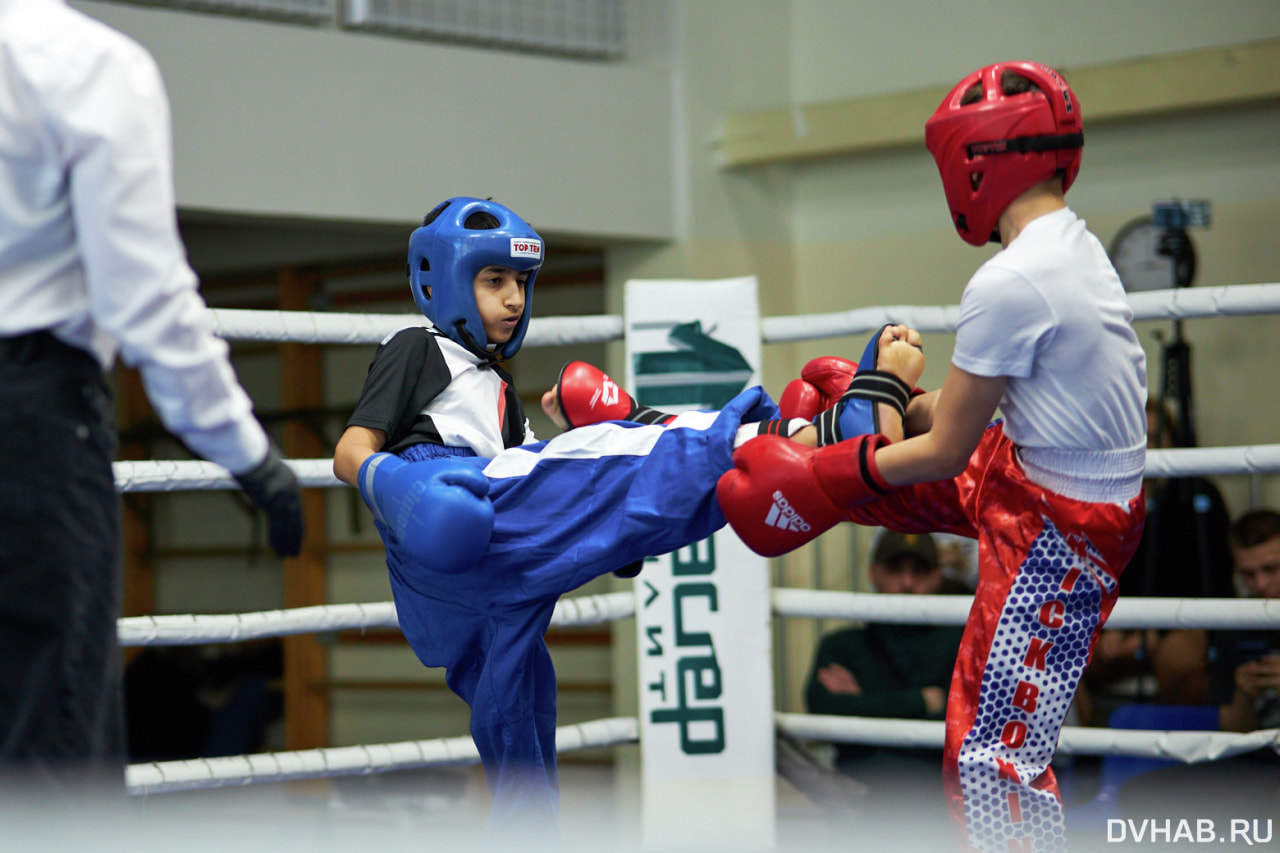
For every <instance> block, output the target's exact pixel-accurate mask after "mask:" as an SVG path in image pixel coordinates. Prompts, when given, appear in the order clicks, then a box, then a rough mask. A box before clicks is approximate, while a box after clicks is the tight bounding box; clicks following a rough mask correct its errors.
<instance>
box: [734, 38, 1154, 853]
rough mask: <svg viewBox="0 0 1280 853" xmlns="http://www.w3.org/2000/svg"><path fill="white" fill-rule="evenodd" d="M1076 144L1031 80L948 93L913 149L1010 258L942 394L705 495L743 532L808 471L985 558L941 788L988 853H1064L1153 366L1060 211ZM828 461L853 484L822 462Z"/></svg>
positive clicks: (1100, 264) (954, 695)
mask: <svg viewBox="0 0 1280 853" xmlns="http://www.w3.org/2000/svg"><path fill="white" fill-rule="evenodd" d="M1082 133H1083V123H1082V121H1081V112H1080V103H1079V101H1078V100H1077V99H1076V97H1075V95H1074V93H1073V92H1072V91H1071V89H1070V87H1069V86H1068V85H1067V83H1066V81H1064V80H1063V79H1062V77H1061V76H1060V75H1059V74H1058V73H1057V72H1055V71H1053V70H1052V69H1050V68H1046V67H1045V66H1043V65H1038V64H1036V63H1031V62H1006V63H1000V64H996V65H991V66H988V67H986V68H982V69H980V70H978V71H975V72H974V73H972V74H970V75H968V76H966V77H965V78H964V79H962V80H961V81H960V82H959V83H958V84H956V86H955V87H954V88H953V89H952V90H951V91H950V92H949V93H948V94H947V96H946V97H945V98H944V99H943V101H942V103H941V105H939V107H938V109H937V111H936V112H935V113H934V114H933V116H932V117H931V118H930V119H929V120H928V122H927V123H926V125H925V141H926V145H927V146H928V148H929V151H930V152H931V153H932V154H933V156H934V159H935V160H936V161H937V165H938V171H939V173H940V175H941V177H942V182H943V187H944V189H945V191H946V197H947V204H948V207H949V208H950V210H951V216H952V221H953V224H954V225H955V228H956V230H957V231H958V232H959V234H960V236H961V237H962V238H963V239H964V240H965V241H966V242H968V243H971V244H973V245H983V244H985V243H986V242H988V240H990V239H995V240H997V241H998V242H1000V243H1001V245H1002V246H1003V249H1002V250H1001V251H1000V252H998V253H997V254H995V255H994V256H993V257H992V258H991V259H990V260H988V261H987V262H986V263H985V264H983V265H982V267H980V268H979V269H978V271H977V272H976V273H975V274H974V275H973V277H972V278H971V279H970V280H969V283H968V285H967V286H966V287H965V289H964V294H963V295H962V297H961V300H960V319H959V321H958V323H957V326H956V342H955V349H954V351H953V353H952V358H951V367H950V370H949V372H948V374H947V376H946V379H945V380H944V382H943V385H942V388H941V389H940V390H939V391H933V392H930V393H927V394H923V395H919V396H915V397H913V398H911V400H910V402H909V404H908V406H907V409H906V417H905V424H906V433H907V438H906V439H905V440H903V441H899V442H896V443H891V444H882V445H881V446H878V447H876V448H875V449H874V450H873V451H872V452H870V453H868V442H867V437H866V436H862V437H847V436H846V439H847V440H845V441H843V442H841V443H838V444H834V445H829V446H826V447H820V448H818V449H817V450H805V449H803V448H796V447H789V448H786V452H785V453H781V452H779V453H773V451H772V449H771V448H770V446H769V445H768V444H765V443H764V442H765V441H766V440H765V439H757V440H756V441H753V442H749V443H748V444H746V445H744V446H743V447H742V448H741V449H740V450H739V451H738V452H737V453H736V454H735V459H742V460H744V461H745V462H746V463H747V464H745V465H742V464H740V465H739V470H737V471H732V472H729V473H728V474H726V475H725V477H724V478H722V479H721V483H722V486H723V484H724V483H725V482H726V481H727V480H729V481H731V482H732V484H733V486H734V489H733V491H732V492H730V491H728V490H726V489H724V488H722V489H721V490H720V491H719V495H720V500H721V504H722V506H724V509H725V514H726V515H727V516H728V517H729V520H730V522H731V523H732V524H734V526H735V528H738V527H748V528H749V527H751V526H753V525H755V524H758V523H759V522H758V520H757V519H755V518H754V517H752V516H751V515H750V514H749V513H748V512H739V506H741V507H747V508H750V507H753V506H755V505H757V504H758V501H757V502H756V503H755V504H753V503H752V501H751V500H749V499H748V498H749V497H751V495H753V494H756V493H759V492H764V493H767V492H768V491H770V490H772V489H773V488H775V485H774V483H775V481H779V480H786V479H788V478H794V477H796V476H797V472H799V473H800V475H801V476H803V475H804V474H806V473H807V472H811V471H816V472H818V473H819V474H820V475H823V474H825V476H819V477H818V478H817V479H818V481H819V482H818V485H819V487H821V488H822V490H823V491H824V493H825V494H826V495H828V496H832V495H835V496H836V497H837V502H838V503H841V504H842V505H843V506H844V507H845V509H846V512H847V515H846V517H847V518H849V519H851V520H853V521H857V522H859V523H862V524H874V525H881V526H884V527H888V528H890V529H892V530H897V531H899V532H901V533H920V532H933V531H936V532H947V533H956V534H960V535H964V536H970V537H974V538H976V539H977V540H978V555H979V572H980V576H979V586H978V591H977V595H976V600H975V604H974V607H973V609H972V611H971V612H970V616H969V624H968V627H967V628H966V630H965V634H964V643H963V646H962V648H961V651H960V655H959V657H958V659H957V663H956V669H955V674H954V676H953V678H952V681H951V693H950V697H949V700H948V705H947V735H946V750H945V758H944V778H945V779H946V782H947V789H948V793H949V801H950V803H951V805H952V808H953V812H954V813H955V814H956V816H957V818H958V819H959V820H960V821H961V822H962V824H963V826H964V829H965V832H966V835H967V838H966V840H967V843H968V844H969V845H971V846H972V847H973V848H976V849H979V850H983V851H1001V853H1003V851H1006V850H1009V849H1020V850H1037V851H1039V850H1057V849H1065V844H1066V842H1065V829H1064V823H1063V816H1062V807H1061V803H1060V801H1059V797H1058V791H1057V783H1056V781H1055V779H1054V776H1053V771H1052V770H1050V769H1049V762H1050V761H1051V760H1052V758H1053V754H1054V749H1055V748H1056V746H1057V742H1058V732H1059V729H1060V728H1061V726H1062V722H1063V719H1064V717H1065V715H1066V713H1067V708H1068V707H1069V706H1070V704H1071V701H1072V699H1073V697H1074V695H1075V691H1076V687H1077V686H1078V684H1079V680H1080V675H1081V673H1083V671H1084V668H1085V665H1086V664H1087V663H1088V660H1089V656H1090V654H1091V652H1092V649H1093V644H1094V642H1095V641H1096V640H1097V637H1098V632H1099V630H1100V629H1101V627H1102V625H1103V623H1104V622H1105V620H1106V618H1107V616H1108V614H1109V613H1110V612H1111V608H1112V606H1113V605H1114V604H1115V600H1116V594H1117V588H1118V584H1117V579H1118V577H1119V575H1120V572H1121V570H1122V569H1123V568H1124V566H1125V564H1126V563H1127V562H1128V561H1129V558H1130V557H1131V556H1132V554H1133V551H1134V549H1135V548H1136V547H1137V545H1138V540H1139V537H1140V535H1141V533H1142V525H1143V518H1144V504H1143V501H1142V496H1141V491H1142V474H1143V470H1144V467H1145V447H1146V416H1145V412H1144V402H1145V400H1146V378H1147V377H1146V362H1145V357H1144V354H1143V350H1142V347H1141V345H1140V344H1139V342H1138V339H1137V336H1136V334H1135V333H1134V331H1133V328H1132V325H1131V322H1132V319H1133V312H1132V311H1131V309H1130V307H1129V303H1128V301H1127V300H1126V299H1125V295H1124V289H1123V288H1122V287H1121V284H1120V279H1119V277H1118V276H1117V275H1116V272H1115V270H1114V269H1113V268H1112V266H1111V262H1110V260H1109V259H1108V257H1107V253H1106V250H1105V249H1104V248H1103V247H1102V244H1101V243H1100V242H1099V241H1098V240H1097V238H1096V237H1094V236H1093V235H1092V234H1091V233H1089V231H1088V230H1087V229H1086V227H1085V224H1084V222H1083V221H1082V220H1081V219H1079V218H1078V217H1077V216H1076V214H1075V213H1074V212H1073V211H1072V210H1071V209H1070V208H1068V207H1067V204H1066V200H1065V197H1064V196H1065V193H1066V190H1067V189H1068V188H1069V187H1070V186H1071V185H1072V183H1073V182H1074V181H1075V178H1076V175H1077V173H1078V172H1079V169H1080V160H1081V146H1082V145H1083V136H1082ZM997 407H998V408H999V409H1000V410H1001V412H1002V413H1003V419H1002V420H999V421H995V422H992V418H993V417H994V416H995V414H996V410H997ZM846 447H847V449H846ZM757 448H763V452H762V451H761V450H758V449H757ZM842 452H843V453H846V454H848V455H851V456H852V455H853V454H857V457H858V460H857V461H858V464H854V462H853V461H852V460H848V461H846V464H844V465H843V466H837V465H835V464H833V461H834V460H833V459H832V458H831V457H832V456H833V455H834V454H839V453H842ZM840 477H844V478H846V479H847V482H843V483H839V482H835V481H836V480H838V479H839V478H840Z"/></svg>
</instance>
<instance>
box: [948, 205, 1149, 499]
mask: <svg viewBox="0 0 1280 853" xmlns="http://www.w3.org/2000/svg"><path fill="white" fill-rule="evenodd" d="M1132 320H1133V311H1132V309H1131V308H1130V307H1129V303H1128V300H1127V299H1126V298H1125V295H1124V288H1123V286H1122V285H1121V284H1120V278H1119V276H1117V275H1116V271H1115V269H1114V268H1113V267H1112V265H1111V261H1110V259H1109V258H1108V257H1107V253H1106V250H1105V249H1103V247H1102V244H1101V243H1100V242H1099V241H1098V239H1097V238H1096V237H1095V236H1093V234H1091V233H1089V231H1088V229H1087V228H1086V227H1085V223H1084V221H1083V220H1081V219H1080V218H1079V217H1077V216H1076V215H1075V213H1073V212H1072V211H1071V210H1070V209H1069V208H1064V209H1062V210H1059V211H1055V212H1053V213H1051V214H1048V215H1046V216H1041V217H1040V218H1038V219H1035V220H1033V221H1032V222H1030V223H1029V224H1028V225H1027V226H1026V227H1025V228H1024V229H1023V230H1022V232H1021V233H1019V234H1018V236H1017V237H1016V238H1015V239H1014V241H1013V242H1012V243H1010V244H1009V246H1008V247H1006V248H1005V249H1004V250H1003V251H1001V252H999V253H998V254H996V255H995V256H994V257H993V258H991V260H989V261H987V262H986V263H985V264H983V265H982V267H980V268H979V269H978V271H977V272H976V273H974V276H973V278H972V279H970V281H969V284H968V285H967V286H966V287H965V290H964V295H963V296H962V297H961V300H960V319H959V322H958V324H957V326H956V345H955V352H954V353H953V355H952V358H951V361H952V363H953V364H955V365H956V367H959V368H960V369H962V370H965V371H967V372H969V373H973V374H976V375H978V376H1004V377H1006V378H1007V384H1006V386H1005V392H1004V397H1003V399H1002V400H1001V402H1000V409H1001V411H1002V413H1003V414H1004V418H1005V422H1004V432H1005V434H1006V435H1007V436H1008V437H1009V439H1010V440H1011V441H1013V442H1014V443H1015V444H1016V445H1018V447H1019V452H1020V458H1021V459H1022V460H1023V464H1024V467H1025V468H1027V469H1028V474H1030V475H1032V479H1034V480H1036V482H1040V483H1041V484H1042V485H1045V486H1047V487H1049V488H1052V489H1053V490H1054V491H1058V492H1060V493H1063V494H1067V495H1068V496H1071V497H1081V498H1082V499H1086V500H1112V499H1115V500H1122V499H1124V498H1122V497H1117V493H1118V492H1122V491H1123V492H1128V491H1132V495H1129V497H1132V496H1133V495H1136V494H1137V492H1138V488H1140V487H1141V475H1142V468H1143V464H1144V460H1145V448H1146V433H1147V419H1146V412H1145V406H1146V399H1147V367H1146V357H1145V354H1144V353H1143V350H1142V346H1141V345H1140V344H1139V342H1138V336H1137V334H1136V333H1135V332H1134V330H1133V326H1132ZM1054 475H1059V476H1061V477H1066V478H1068V479H1070V478H1077V477H1083V478H1084V479H1086V480H1098V479H1099V478H1102V479H1109V478H1114V479H1115V480H1116V482H1115V483H1111V484H1110V485H1108V486H1107V487H1106V488H1104V489H1103V491H1104V492H1105V495H1104V496H1103V497H1098V496H1096V492H1095V491H1094V490H1093V489H1092V488H1091V487H1085V486H1083V485H1081V484H1078V483H1077V484H1074V485H1073V484H1070V483H1063V482H1060V481H1058V480H1056V479H1052V478H1053V476H1054ZM1046 476H1048V477H1049V478H1050V479H1052V482H1046V481H1045V479H1046ZM1094 485H1095V486H1096V485H1097V483H1094ZM1082 490H1084V491H1088V492H1089V495H1087V496H1085V495H1081V494H1078V493H1079V492H1081V491H1082Z"/></svg>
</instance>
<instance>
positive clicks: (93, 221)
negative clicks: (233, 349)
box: [0, 0, 267, 473]
mask: <svg viewBox="0 0 1280 853" xmlns="http://www.w3.org/2000/svg"><path fill="white" fill-rule="evenodd" d="M171 149H172V142H171V139H170V118H169V103H168V98H167V96H166V94H165V91H164V84H163V82H162V81H161V78H160V73H159V70H158V69H157V68H156V65H155V62H154V60H153V59H152V58H151V56H150V54H148V53H147V52H146V50H145V49H143V48H142V47H141V46H140V45H138V44H136V43H135V42H133V41H132V40H130V39H129V38H127V37H125V36H123V35H121V34H120V33H118V32H116V31H114V30H112V29H110V28H109V27H106V26H105V25H103V24H101V23H99V22H98V21H95V20H94V19H92V18H90V17H88V16H86V15H84V14H82V13H80V12H78V11H76V10H74V9H71V8H69V7H68V6H67V5H66V4H65V3H64V2H63V0H0V337H13V336H16V335H21V334H25V333H28V332H33V331H39V330H49V331H50V332H52V333H53V334H54V335H56V336H57V337H58V338H59V339H61V340H62V341H64V342H66V343H68V344H71V345H73V346H76V347H79V348H81V349H84V350H86V351H88V352H90V353H92V354H93V355H94V356H95V357H96V358H97V359H98V361H99V362H100V363H101V364H102V366H103V369H104V370H105V369H107V368H109V367H110V366H111V364H112V363H113V361H114V359H115V357H116V354H117V353H119V355H120V357H121V358H122V359H123V360H124V362H125V363H126V364H129V365H131V366H134V367H137V368H138V369H139V371H140V372H141V374H142V378H143V382H144V384H145V386H146V389H147V395H148V397H149V398H150V400H151V403H152V405H153V406H154V407H155V410H156V412H157V413H158V414H159V416H160V418H161V420H162V421H163V422H164V424H165V426H166V427H168V428H169V429H170V430H171V431H173V432H174V433H175V434H177V435H178V436H180V437H181V438H182V439H183V441H185V442H186V443H187V445H188V446H189V447H190V448H191V449H192V450H193V451H194V452H196V453H197V454H199V455H201V456H203V457H204V458H206V459H209V460H211V461H214V462H217V463H219V464H221V465H223V466H225V467H227V468H229V469H230V470H231V471H232V472H234V473H242V472H244V471H246V470H248V469H250V468H252V467H253V466H254V465H256V464H257V463H258V462H260V461H261V460H262V459H263V457H264V456H265V455H266V452H267V437H266V434H265V433H264V432H263V430H262V427H261V425H259V424H258V422H257V420H256V419H254V417H253V415H252V405H251V403H250V400H249V397H248V395H247V394H246V393H245V392H244V389H243V388H241V387H240V384H239V382H238V381H237V380H236V376H235V373H234V371H233V370H232V368H231V364H230V361H229V359H228V357H227V351H228V348H227V345H226V343H225V342H224V341H222V340H220V339H219V338H217V337H215V336H214V335H213V334H212V331H211V329H212V325H211V321H210V315H209V311H208V308H207V306H206V305H205V303H204V301H203V299H201V297H200V295H199V293H198V292H197V289H196V276H195V273H194V272H193V271H192V270H191V268H190V266H189V265H188V264H187V260H186V253H185V250H184V247H183V245H182V242H181V238H180V237H179V235H178V227H177V217H176V213H175V207H174V191H173V166H172V150H171Z"/></svg>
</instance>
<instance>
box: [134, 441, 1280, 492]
mask: <svg viewBox="0 0 1280 853" xmlns="http://www.w3.org/2000/svg"><path fill="white" fill-rule="evenodd" d="M287 462H288V465H289V466H290V467H291V468H293V470H294V473H296V474H297V475H298V479H299V480H300V481H301V482H302V485H303V486H307V487H312V488H331V487H334V486H345V485H346V483H343V482H342V481H341V480H339V479H338V478H337V477H335V476H334V475H333V460H332V459H290V460H287ZM114 466H115V477H116V490H117V491H120V492H184V491H200V490H208V489H237V488H239V486H238V485H237V484H236V481H235V480H234V479H233V478H232V477H231V474H230V473H229V472H228V471H227V469H225V468H223V467H222V466H220V465H215V464H214V463H212V462H205V461H202V460H144V461H131V462H116V463H114ZM1277 472H1280V444H1255V445H1248V446H1242V447H1212V448H1198V447H1191V448H1177V449H1173V450H1148V451H1147V474H1148V476H1151V477H1202V476H1209V475H1214V474H1219V475H1221V474H1274V473H1277Z"/></svg>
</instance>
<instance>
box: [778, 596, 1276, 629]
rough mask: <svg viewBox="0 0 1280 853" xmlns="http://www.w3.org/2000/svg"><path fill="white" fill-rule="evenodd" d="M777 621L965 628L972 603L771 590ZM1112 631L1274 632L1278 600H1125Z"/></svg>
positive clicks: (968, 599)
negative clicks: (847, 621) (848, 621)
mask: <svg viewBox="0 0 1280 853" xmlns="http://www.w3.org/2000/svg"><path fill="white" fill-rule="evenodd" d="M771 594H772V596H773V612H774V615H776V616H794V617H804V618H809V619H851V620H862V621H872V622H888V623H894V624H907V625H963V624H965V621H966V620H967V619H968V618H969V608H970V606H971V605H972V604H973V598H972V597H971V596H967V595H893V594H889V593H866V592H838V591H835V590H822V589H787V588H783V587H775V588H774V589H773V591H772V593H771ZM1107 627H1108V628H1162V629H1171V628H1234V629H1253V628H1261V629H1266V628H1276V627H1280V599H1276V598H1121V599H1120V600H1119V601H1118V602H1116V606H1115V609H1114V610H1113V611H1112V612H1111V617H1110V618H1109V619H1107Z"/></svg>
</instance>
